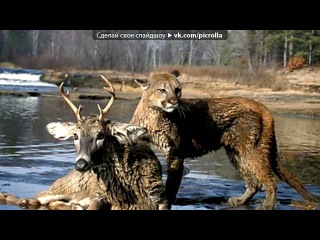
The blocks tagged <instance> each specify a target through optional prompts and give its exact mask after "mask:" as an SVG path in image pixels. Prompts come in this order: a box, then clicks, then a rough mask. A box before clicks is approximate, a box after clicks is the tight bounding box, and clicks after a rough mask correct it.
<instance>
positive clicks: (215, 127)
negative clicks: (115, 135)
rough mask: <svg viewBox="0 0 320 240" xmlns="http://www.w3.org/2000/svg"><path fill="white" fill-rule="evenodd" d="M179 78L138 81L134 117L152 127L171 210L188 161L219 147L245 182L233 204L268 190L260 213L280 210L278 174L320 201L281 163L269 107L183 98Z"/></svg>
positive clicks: (154, 76) (158, 76)
mask: <svg viewBox="0 0 320 240" xmlns="http://www.w3.org/2000/svg"><path fill="white" fill-rule="evenodd" d="M180 76H181V74H180V72H179V71H178V70H174V71H172V72H171V73H169V72H152V73H151V74H150V77H149V79H148V81H147V82H142V81H139V80H136V82H137V83H138V84H139V85H140V86H141V88H142V89H143V93H142V97H141V99H140V101H139V103H138V105H137V108H136V110H135V112H134V114H133V117H132V119H131V123H132V124H138V125H141V126H143V127H145V128H147V129H148V132H149V134H150V135H151V138H152V144H153V145H154V146H155V147H156V148H158V149H159V150H160V151H161V152H162V153H163V155H164V158H165V159H166V161H167V165H168V168H167V174H168V175H167V180H166V183H165V194H166V197H167V199H168V201H169V207H170V208H171V207H172V204H173V203H174V201H175V199H176V195H177V192H178V189H179V187H180V184H181V181H182V174H183V164H184V159H185V158H197V157H200V156H202V155H205V154H207V153H209V152H211V151H216V150H218V149H220V148H224V149H225V151H226V154H227V156H228V158H229V160H230V162H231V163H232V165H233V166H234V167H235V169H236V170H237V171H238V173H239V174H240V176H241V177H242V178H243V179H244V180H245V182H246V191H245V192H244V194H243V195H242V196H240V197H230V198H229V199H228V203H229V204H230V205H233V206H239V205H243V204H247V203H248V201H249V200H251V199H252V198H253V197H254V195H255V194H256V193H257V192H258V191H259V190H260V189H262V188H263V189H264V191H265V199H264V201H263V203H262V204H261V205H260V206H259V207H258V209H266V210H272V209H275V207H276V202H277V184H276V178H275V176H278V177H279V179H280V180H282V181H284V182H286V183H287V184H289V185H290V186H291V187H293V188H294V189H295V190H296V191H297V192H298V193H299V194H300V195H301V196H302V197H303V198H305V199H306V200H309V201H313V202H320V198H319V196H316V195H314V194H312V193H309V192H308V191H307V190H306V189H305V187H304V186H303V185H302V184H301V183H300V181H299V180H298V179H297V177H295V176H294V175H293V174H292V173H291V172H290V171H289V170H288V169H287V168H286V167H285V166H284V165H283V164H282V163H281V161H280V155H279V152H278V149H277V140H276V135H275V128H274V119H273V116H272V114H271V112H270V111H269V110H268V109H267V107H265V106H264V105H263V104H262V103H259V102H257V101H255V100H253V99H249V98H243V97H226V98H209V99H201V98H200V99H184V98H182V97H181V96H182V87H181V83H180V82H179V78H180Z"/></svg>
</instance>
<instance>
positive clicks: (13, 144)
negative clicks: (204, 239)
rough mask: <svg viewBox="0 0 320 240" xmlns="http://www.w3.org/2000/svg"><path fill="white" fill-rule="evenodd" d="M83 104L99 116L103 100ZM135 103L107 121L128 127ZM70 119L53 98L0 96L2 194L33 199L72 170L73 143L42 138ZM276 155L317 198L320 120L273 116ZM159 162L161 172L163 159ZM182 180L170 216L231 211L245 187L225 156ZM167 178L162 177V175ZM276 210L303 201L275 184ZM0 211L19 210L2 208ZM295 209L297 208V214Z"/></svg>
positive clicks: (201, 163)
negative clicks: (233, 198)
mask: <svg viewBox="0 0 320 240" xmlns="http://www.w3.org/2000/svg"><path fill="white" fill-rule="evenodd" d="M80 101H81V104H83V105H84V106H85V107H84V109H83V114H89V113H98V109H97V103H99V104H100V105H102V106H103V105H105V104H106V100H95V101H93V100H86V99H81V100H75V101H74V103H75V104H79V103H80ZM137 103H138V102H137V100H120V99H119V100H116V101H115V103H114V105H113V107H112V108H111V110H110V112H109V115H108V117H109V119H113V120H117V121H123V122H128V121H129V120H130V118H131V116H132V114H133V111H134V109H135V107H136V105H137ZM74 120H75V116H74V113H73V112H72V111H71V110H70V109H69V107H68V106H67V105H66V104H65V102H63V100H62V98H61V97H59V96H58V95H57V96H38V97H32V96H30V97H18V96H9V95H0V191H1V192H9V193H12V194H15V195H17V196H20V197H33V196H35V195H36V193H38V192H39V191H42V190H44V189H46V188H47V187H48V186H49V185H50V184H51V183H52V182H54V181H55V180H56V179H57V178H59V177H61V176H63V175H65V174H66V173H67V172H69V171H70V170H71V169H72V168H73V166H74V165H73V164H74V161H75V151H74V146H73V142H72V140H67V141H58V140H55V139H53V138H52V137H51V136H50V135H49V133H47V132H46V129H45V126H46V124H48V123H49V122H52V121H74ZM275 123H276V134H277V138H278V146H279V150H280V152H281V154H282V156H283V161H284V163H285V165H287V166H288V168H289V169H290V170H291V171H292V172H294V174H295V175H297V176H298V177H299V178H300V179H301V181H302V183H303V184H305V186H306V188H307V189H309V190H310V191H312V192H314V193H317V194H319V195H320V137H319V136H320V119H315V118H308V117H301V116H299V117H296V116H290V115H287V114H286V113H283V114H277V115H275ZM158 156H159V158H160V160H161V162H162V164H163V166H164V169H165V167H166V166H165V162H164V160H163V158H162V155H161V154H160V153H158ZM185 165H186V167H187V168H188V169H189V173H188V174H187V175H185V176H184V178H183V180H182V184H181V187H180V190H179V193H178V199H177V202H176V204H175V205H174V206H173V210H195V209H196V210H207V209H208V210H210V209H216V210H219V209H229V206H228V205H227V204H226V203H225V202H224V199H225V198H226V197H230V196H236V195H241V194H242V193H243V192H244V190H245V184H244V182H243V181H242V179H241V178H240V177H239V176H238V174H237V173H236V171H235V170H234V168H233V167H232V166H231V164H230V163H229V161H228V159H227V157H226V155H225V153H224V151H223V150H219V151H217V152H214V153H210V154H208V155H207V156H203V157H201V158H199V159H186V161H185ZM164 178H165V172H164ZM263 197H264V193H263V192H259V193H258V194H257V195H256V196H255V197H254V199H253V200H252V202H251V203H250V204H249V205H248V206H244V207H241V208H237V209H253V208H254V207H256V206H257V204H258V203H259V202H260V201H261V199H263ZM278 200H279V204H278V206H277V209H278V210H292V209H297V208H296V207H293V206H291V204H290V203H291V200H297V201H301V200H302V198H301V197H300V195H298V194H297V193H296V192H295V190H293V189H292V188H290V187H289V186H288V185H286V184H285V183H282V182H278ZM0 209H11V210H13V209H20V208H18V207H16V206H6V205H0ZM298 209H299V208H298Z"/></svg>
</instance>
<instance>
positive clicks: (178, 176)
mask: <svg viewBox="0 0 320 240" xmlns="http://www.w3.org/2000/svg"><path fill="white" fill-rule="evenodd" d="M183 162H184V159H179V158H174V159H172V158H170V159H169V160H168V170H167V174H168V176H167V180H166V186H165V193H166V197H167V200H168V206H169V209H171V207H172V204H173V203H174V202H175V200H176V195H177V193H178V190H179V187H180V184H181V180H182V177H183Z"/></svg>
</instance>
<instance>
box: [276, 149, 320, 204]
mask: <svg viewBox="0 0 320 240" xmlns="http://www.w3.org/2000/svg"><path fill="white" fill-rule="evenodd" d="M276 154H277V156H276V161H275V167H274V168H273V170H274V172H275V174H276V175H277V176H278V177H279V178H280V180H282V181H284V182H286V183H287V184H289V185H290V186H291V187H292V188H294V189H295V190H296V191H297V192H298V193H299V194H300V195H301V196H302V197H303V198H304V199H305V200H308V201H310V202H315V203H320V196H317V195H315V194H313V193H310V192H308V191H307V189H306V188H305V187H304V186H303V185H302V184H301V182H300V180H299V179H298V178H297V177H296V176H295V175H294V174H293V173H292V172H290V171H289V169H287V168H286V167H285V166H284V165H283V164H282V163H281V161H280V155H279V153H278V152H277V153H276Z"/></svg>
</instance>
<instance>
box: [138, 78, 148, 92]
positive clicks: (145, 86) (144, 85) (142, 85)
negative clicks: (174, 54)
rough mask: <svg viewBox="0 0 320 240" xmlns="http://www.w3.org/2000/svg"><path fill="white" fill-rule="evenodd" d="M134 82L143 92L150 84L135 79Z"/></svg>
mask: <svg viewBox="0 0 320 240" xmlns="http://www.w3.org/2000/svg"><path fill="white" fill-rule="evenodd" d="M134 81H135V82H136V83H137V84H138V85H139V86H140V87H141V88H142V90H143V91H145V90H147V89H148V88H149V87H150V83H149V82H145V81H144V80H141V79H136V80H134Z"/></svg>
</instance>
